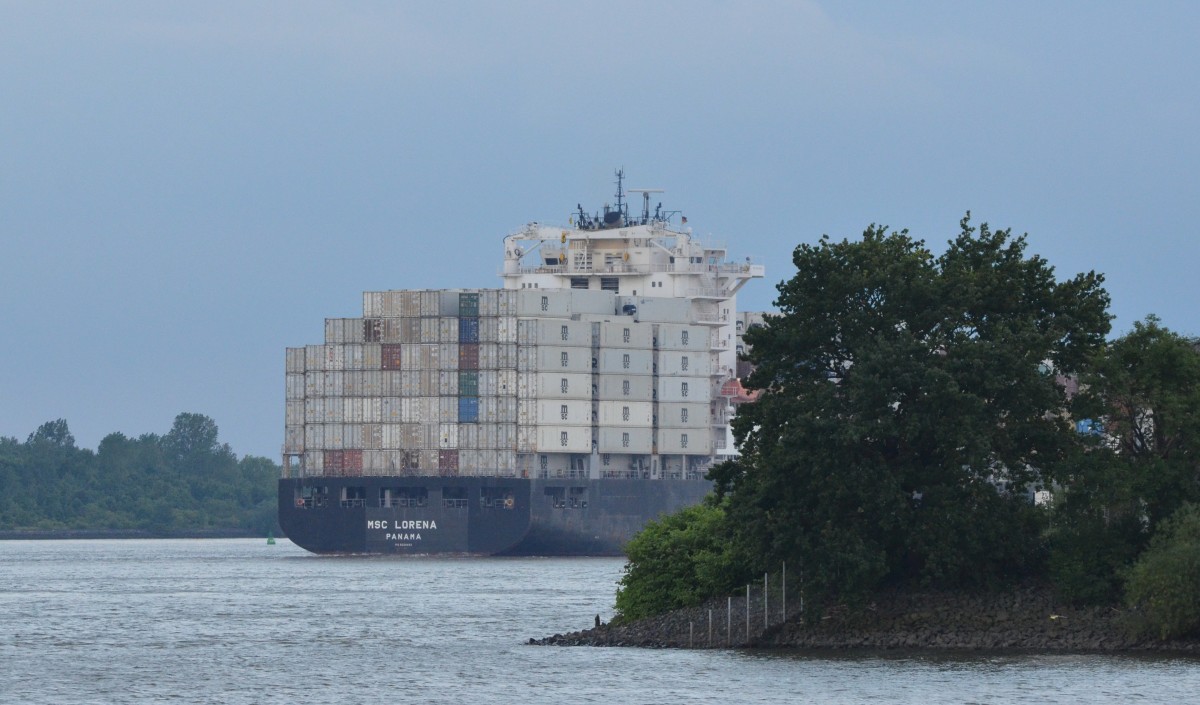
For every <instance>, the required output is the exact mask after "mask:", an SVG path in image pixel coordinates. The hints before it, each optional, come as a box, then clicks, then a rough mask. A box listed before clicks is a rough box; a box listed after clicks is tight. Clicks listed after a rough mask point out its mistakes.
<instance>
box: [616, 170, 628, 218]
mask: <svg viewBox="0 0 1200 705" xmlns="http://www.w3.org/2000/svg"><path fill="white" fill-rule="evenodd" d="M624 181H625V167H621V168H620V169H617V212H618V213H620V214H621V218H622V219H623V220H626V221H628V220H629V214H628V213H626V212H625V191H624Z"/></svg>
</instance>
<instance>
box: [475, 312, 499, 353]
mask: <svg viewBox="0 0 1200 705" xmlns="http://www.w3.org/2000/svg"><path fill="white" fill-rule="evenodd" d="M499 324H500V319H498V318H495V317H493V316H481V317H480V318H479V342H480V343H498V342H500V340H499V337H498V336H499V335H500V325H499ZM482 357H483V356H482V354H481V355H480V358H482Z"/></svg>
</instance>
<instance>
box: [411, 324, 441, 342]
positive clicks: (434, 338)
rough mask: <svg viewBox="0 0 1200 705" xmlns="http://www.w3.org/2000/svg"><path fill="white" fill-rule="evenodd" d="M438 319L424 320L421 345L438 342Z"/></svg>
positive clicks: (418, 340)
mask: <svg viewBox="0 0 1200 705" xmlns="http://www.w3.org/2000/svg"><path fill="white" fill-rule="evenodd" d="M439 320H440V319H438V318H422V319H421V334H420V337H419V338H418V339H417V342H419V343H425V344H431V343H436V342H438V335H439V334H438V321H439Z"/></svg>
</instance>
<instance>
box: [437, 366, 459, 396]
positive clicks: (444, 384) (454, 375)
mask: <svg viewBox="0 0 1200 705" xmlns="http://www.w3.org/2000/svg"><path fill="white" fill-rule="evenodd" d="M437 375H438V388H437V394H438V396H443V397H447V396H455V395H457V394H458V372H451V371H448V370H441V371H439V372H438V373H437Z"/></svg>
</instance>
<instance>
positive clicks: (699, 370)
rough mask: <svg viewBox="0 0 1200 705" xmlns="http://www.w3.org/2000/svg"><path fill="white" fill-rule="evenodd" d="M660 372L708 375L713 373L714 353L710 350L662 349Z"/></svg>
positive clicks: (674, 375)
mask: <svg viewBox="0 0 1200 705" xmlns="http://www.w3.org/2000/svg"><path fill="white" fill-rule="evenodd" d="M658 374H659V375H662V376H666V377H679V376H690V377H708V376H709V375H711V374H712V353H710V352H708V350H695V351H692V350H688V351H683V350H662V351H660V352H659V353H658Z"/></svg>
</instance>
